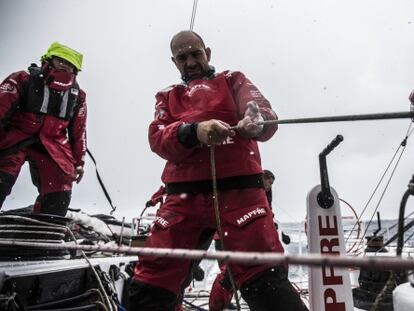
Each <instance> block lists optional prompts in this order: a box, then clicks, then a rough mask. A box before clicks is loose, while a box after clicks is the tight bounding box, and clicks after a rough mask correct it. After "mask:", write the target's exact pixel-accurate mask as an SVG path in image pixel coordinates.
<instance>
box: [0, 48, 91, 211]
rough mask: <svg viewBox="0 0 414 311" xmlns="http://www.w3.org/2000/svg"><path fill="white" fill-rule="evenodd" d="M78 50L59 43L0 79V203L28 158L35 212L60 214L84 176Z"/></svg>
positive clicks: (83, 110)
mask: <svg viewBox="0 0 414 311" xmlns="http://www.w3.org/2000/svg"><path fill="white" fill-rule="evenodd" d="M82 58H83V57H82V54H80V53H78V52H77V51H75V50H73V49H71V48H69V47H67V46H64V45H62V44H60V43H58V42H55V43H53V44H52V45H51V46H50V47H49V49H48V51H47V52H46V54H44V55H43V56H42V58H41V67H38V66H37V65H36V64H32V65H31V66H30V67H29V69H28V70H29V72H26V71H18V72H15V73H12V74H11V75H9V76H8V77H7V78H6V79H5V80H4V81H3V82H2V83H1V84H0V208H1V206H2V204H3V202H4V200H5V198H6V196H7V195H9V194H10V192H11V189H12V187H13V185H14V183H15V181H16V179H17V177H18V175H19V172H20V169H21V167H22V165H23V164H24V163H25V162H26V161H28V162H29V166H30V173H31V176H32V181H33V183H34V185H35V186H36V187H37V189H38V191H39V196H38V197H37V200H36V203H35V207H34V211H35V212H40V213H45V214H54V215H60V216H64V215H66V211H67V208H68V206H69V203H70V199H71V189H72V183H73V181H76V182H79V181H80V180H81V179H82V176H83V165H84V157H85V152H86V102H85V92H84V91H82V90H81V89H80V87H79V85H78V83H77V82H76V76H77V73H78V72H79V71H80V70H81V67H82Z"/></svg>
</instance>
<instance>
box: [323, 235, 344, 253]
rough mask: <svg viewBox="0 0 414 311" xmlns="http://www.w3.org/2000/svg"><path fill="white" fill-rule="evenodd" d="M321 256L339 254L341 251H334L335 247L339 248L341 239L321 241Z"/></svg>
mask: <svg viewBox="0 0 414 311" xmlns="http://www.w3.org/2000/svg"><path fill="white" fill-rule="evenodd" d="M320 245H321V254H336V255H337V254H339V251H334V250H333V248H334V247H335V246H339V239H337V238H335V239H330V240H328V239H322V240H321V243H320Z"/></svg>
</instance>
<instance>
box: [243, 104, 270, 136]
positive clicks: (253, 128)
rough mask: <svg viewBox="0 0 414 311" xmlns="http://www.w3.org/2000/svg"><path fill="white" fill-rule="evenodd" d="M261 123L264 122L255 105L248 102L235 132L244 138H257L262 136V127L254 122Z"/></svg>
mask: <svg viewBox="0 0 414 311" xmlns="http://www.w3.org/2000/svg"><path fill="white" fill-rule="evenodd" d="M261 121H264V119H263V116H262V115H261V113H260V111H259V107H258V106H257V103H256V102H254V101H250V102H248V103H247V109H246V112H245V113H244V118H243V119H242V120H240V121H239V123H238V124H237V131H238V132H239V134H240V135H241V136H243V137H245V138H254V137H259V136H260V135H261V134H262V131H263V125H258V124H256V122H261Z"/></svg>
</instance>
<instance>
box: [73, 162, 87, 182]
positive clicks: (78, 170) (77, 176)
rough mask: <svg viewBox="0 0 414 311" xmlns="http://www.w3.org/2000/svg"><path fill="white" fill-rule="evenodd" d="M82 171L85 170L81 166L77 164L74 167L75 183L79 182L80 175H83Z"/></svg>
mask: <svg viewBox="0 0 414 311" xmlns="http://www.w3.org/2000/svg"><path fill="white" fill-rule="evenodd" d="M83 173H85V170H84V169H83V167H82V166H78V167H77V168H76V177H75V181H76V183H77V184H79V182H80V181H81V179H82V177H83Z"/></svg>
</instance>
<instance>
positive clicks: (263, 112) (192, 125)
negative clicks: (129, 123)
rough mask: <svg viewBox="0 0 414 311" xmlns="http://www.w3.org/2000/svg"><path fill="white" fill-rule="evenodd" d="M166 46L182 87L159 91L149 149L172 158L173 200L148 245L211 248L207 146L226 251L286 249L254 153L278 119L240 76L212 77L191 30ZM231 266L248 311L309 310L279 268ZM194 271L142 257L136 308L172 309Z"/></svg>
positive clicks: (168, 184)
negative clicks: (271, 122)
mask: <svg viewBox="0 0 414 311" xmlns="http://www.w3.org/2000/svg"><path fill="white" fill-rule="evenodd" d="M170 47H171V52H172V57H171V60H172V61H173V63H174V64H175V66H176V67H177V69H178V71H179V72H180V74H181V79H182V82H181V83H179V84H175V85H172V86H170V87H168V88H166V89H164V90H162V91H160V92H158V93H157V94H156V105H155V119H154V121H153V122H152V123H151V124H150V126H149V143H150V146H151V149H152V151H153V152H155V153H156V154H158V155H159V156H160V157H162V158H163V159H165V160H166V161H167V163H166V165H165V168H164V171H163V174H162V181H163V182H164V184H165V188H166V192H167V196H166V199H165V201H164V203H163V204H162V206H161V207H160V209H159V210H158V212H157V218H156V221H155V222H154V226H153V228H152V231H151V234H150V236H149V238H148V240H147V244H146V246H147V247H162V248H184V249H201V248H203V247H202V245H207V246H208V245H209V243H206V241H209V240H211V238H212V236H213V235H214V232H215V231H216V229H217V227H216V221H215V214H214V207H213V204H214V197H213V193H212V177H211V167H210V147H211V146H215V150H214V152H215V167H216V177H217V188H218V203H219V209H220V219H221V229H222V231H223V232H225V235H224V237H223V240H222V241H223V246H224V249H226V250H232V251H252V252H275V251H278V250H280V249H282V247H281V244H280V241H279V238H278V235H277V234H276V230H275V226H274V224H273V219H272V212H271V210H270V207H269V203H268V201H267V199H266V193H265V188H264V184H263V169H262V166H261V161H260V153H259V148H258V141H266V140H268V139H270V138H271V137H272V136H273V134H274V133H275V132H276V130H277V126H276V125H265V126H263V125H260V124H257V122H258V121H263V120H275V119H276V118H277V116H276V114H275V112H274V111H273V110H272V108H271V105H270V103H269V102H268V101H267V99H266V98H265V97H264V96H263V95H262V94H261V93H260V91H259V90H258V89H257V88H256V87H255V86H254V85H253V83H252V82H250V81H249V80H248V79H247V78H246V77H245V76H244V74H243V73H241V72H237V71H236V72H234V71H223V72H221V73H216V72H215V69H214V67H212V66H210V64H209V62H210V59H211V50H210V48H208V47H206V46H205V44H204V42H203V39H202V38H201V37H200V36H199V35H198V34H196V33H195V32H192V31H181V32H179V33H177V34H176V35H175V36H174V37H173V38H172V40H171V44H170ZM231 126H237V127H236V128H237V129H236V130H234V129H232V128H231ZM230 266H231V268H232V272H233V277H234V280H235V284H236V286H237V288H238V289H240V291H241V293H242V297H243V298H244V300H245V301H246V302H247V303H248V305H249V306H250V308H251V310H272V311H274V310H284V311H299V310H304V309H303V307H302V304H301V300H300V298H299V295H298V294H297V293H296V291H295V290H294V289H293V287H292V285H291V284H290V283H289V281H288V280H287V277H286V272H285V270H284V269H283V267H280V266H272V265H270V264H267V265H264V264H263V265H258V264H254V265H253V264H251V265H240V264H231V265H230ZM190 269H191V261H190V260H182V259H173V258H160V257H154V256H152V257H148V256H141V257H140V258H139V261H138V264H137V265H136V267H135V275H134V282H133V284H132V288H131V292H130V298H131V299H130V304H131V309H130V310H137V311H138V310H139V311H144V310H148V311H149V310H151V311H155V310H163V311H166V310H174V308H175V306H176V304H177V297H178V296H179V295H180V293H181V290H182V285H183V282H184V280H185V278H186V276H187V275H188V274H189V271H190ZM269 284H270V285H269Z"/></svg>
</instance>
